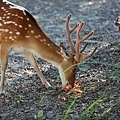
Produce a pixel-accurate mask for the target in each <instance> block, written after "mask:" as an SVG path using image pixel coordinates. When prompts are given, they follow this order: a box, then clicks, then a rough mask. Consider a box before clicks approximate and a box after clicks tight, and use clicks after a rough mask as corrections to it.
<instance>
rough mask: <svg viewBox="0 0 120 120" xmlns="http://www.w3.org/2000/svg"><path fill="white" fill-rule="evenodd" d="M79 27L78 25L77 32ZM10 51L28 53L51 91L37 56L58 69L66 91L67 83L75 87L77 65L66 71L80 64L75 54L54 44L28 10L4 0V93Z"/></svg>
mask: <svg viewBox="0 0 120 120" xmlns="http://www.w3.org/2000/svg"><path fill="white" fill-rule="evenodd" d="M78 27H80V26H78ZM76 28H77V26H76V27H75V28H74V29H76ZM89 36H91V35H89ZM10 50H15V51H18V52H22V53H23V54H25V56H26V58H27V59H28V61H29V62H30V63H31V65H32V66H33V67H34V69H35V70H36V71H37V73H38V75H39V77H40V79H41V81H42V83H43V84H44V85H45V86H46V87H47V88H48V87H49V86H50V84H49V83H48V82H47V81H46V80H45V78H44V76H43V74H42V72H41V71H40V70H39V69H38V65H37V63H36V60H35V58H34V56H33V55H36V56H38V57H40V58H42V59H44V60H46V61H48V62H50V63H52V64H53V65H55V66H56V67H57V68H58V70H59V73H60V77H61V80H62V87H63V88H64V87H65V86H66V84H67V83H70V85H71V86H73V85H74V80H75V69H76V66H74V67H72V68H71V69H68V70H67V71H66V72H65V73H64V71H65V70H66V69H67V68H69V67H70V66H72V65H74V64H76V63H77V62H78V61H77V60H76V59H75V55H74V54H68V55H67V54H66V52H65V51H64V50H63V49H62V47H59V46H57V45H56V44H55V43H53V42H52V41H51V40H50V39H49V37H47V35H46V34H45V33H44V32H43V31H42V29H41V28H40V27H39V25H38V24H37V22H36V20H35V19H34V17H33V16H32V15H31V14H30V13H29V12H28V11H27V10H26V9H25V8H23V7H21V6H17V5H15V4H12V3H10V2H8V1H7V0H0V62H1V82H0V92H2V91H3V89H4V79H5V70H6V67H7V59H8V54H9V51H10ZM94 52H95V51H93V52H92V54H93V53H94ZM92 54H91V55H92ZM91 55H89V56H91ZM89 56H87V57H89Z"/></svg>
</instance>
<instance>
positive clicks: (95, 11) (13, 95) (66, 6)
mask: <svg viewBox="0 0 120 120" xmlns="http://www.w3.org/2000/svg"><path fill="white" fill-rule="evenodd" d="M10 1H11V2H14V3H15V4H18V5H21V6H23V7H25V8H26V9H28V10H29V11H30V13H31V14H33V16H34V17H35V18H36V19H37V21H38V23H39V25H40V26H41V28H42V29H43V30H44V31H45V32H46V34H47V35H48V36H49V37H50V38H51V39H52V40H53V41H54V42H55V43H56V44H59V43H60V42H61V41H62V42H64V43H66V47H68V43H67V39H66V32H65V20H66V17H67V15H68V14H69V13H71V14H72V19H71V26H72V25H74V24H76V22H80V21H85V23H86V25H85V27H84V29H83V30H82V34H83V35H84V34H87V33H88V32H90V31H91V30H93V29H94V30H95V33H94V35H93V36H92V37H91V38H90V39H89V40H86V41H85V42H84V43H86V42H88V43H89V46H88V49H87V51H86V52H89V51H90V50H91V49H93V48H94V47H95V46H99V48H98V50H97V52H96V54H95V55H94V56H93V57H91V58H90V59H88V60H86V61H83V62H82V63H81V64H79V65H78V70H77V74H76V79H77V80H78V83H79V84H80V88H81V90H82V91H83V92H82V94H81V93H72V94H68V93H66V92H64V91H60V90H58V89H49V90H47V89H46V88H45V87H44V86H43V85H42V84H41V82H40V79H39V77H38V76H37V74H36V72H35V71H34V70H33V68H32V67H31V65H30V64H29V63H28V61H27V60H26V58H25V57H24V56H23V55H22V54H20V53H15V52H14V51H11V52H10V54H9V59H8V67H7V70H6V83H5V91H6V93H5V94H1V95H0V120H43V119H44V120H62V119H63V118H64V120H78V119H79V117H80V116H81V114H82V113H83V111H84V110H86V109H87V108H88V107H89V106H90V105H91V104H92V103H93V102H94V101H95V100H98V103H97V105H98V106H97V105H96V106H97V108H96V109H95V107H94V108H93V109H92V110H93V111H92V112H93V114H92V115H91V116H89V115H90V112H88V114H87V115H86V118H83V119H82V120H87V119H88V120H96V119H97V118H98V117H99V116H100V115H101V114H102V113H103V111H105V110H106V109H107V112H106V114H105V115H104V117H102V118H100V120H120V33H119V31H118V29H117V27H116V26H115V25H114V21H115V20H116V18H117V16H119V15H120V13H119V11H120V0H114V1H113V0H74V1H72V0H65V1H64V0H59V1H56V0H34V1H30V0H27V1H25V0H20V1H19V0H10ZM72 37H73V40H74V41H75V35H73V36H72ZM84 43H83V44H84ZM36 59H37V61H38V63H39V64H41V63H42V71H43V74H44V75H45V77H46V79H47V80H48V81H49V82H50V84H51V85H52V86H53V87H54V88H56V85H57V84H61V81H60V80H58V79H57V78H58V76H59V74H58V71H57V69H56V68H55V67H54V66H52V65H51V64H49V63H47V62H46V61H43V60H41V59H40V58H36ZM101 96H102V97H101ZM100 97H101V98H100ZM98 98H100V99H98ZM74 100H75V101H74ZM73 101H74V102H75V103H74V105H73V106H72V108H71V109H70V111H69V114H68V115H67V118H65V113H67V110H68V106H69V105H71V103H72V102H73ZM108 108H109V109H108ZM90 110H91V109H90ZM90 110H89V111H90ZM42 112H43V114H42ZM92 112H91V113H92Z"/></svg>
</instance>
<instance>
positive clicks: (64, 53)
mask: <svg viewBox="0 0 120 120" xmlns="http://www.w3.org/2000/svg"><path fill="white" fill-rule="evenodd" d="M60 49H61V50H60V52H61V55H62V57H64V58H66V59H69V58H70V56H69V54H68V53H67V52H66V51H65V50H64V49H63V48H62V47H60Z"/></svg>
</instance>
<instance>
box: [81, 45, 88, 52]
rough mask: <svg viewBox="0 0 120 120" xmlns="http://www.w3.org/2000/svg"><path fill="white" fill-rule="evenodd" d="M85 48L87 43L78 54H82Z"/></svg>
mask: <svg viewBox="0 0 120 120" xmlns="http://www.w3.org/2000/svg"><path fill="white" fill-rule="evenodd" d="M87 46H88V43H86V44H85V46H84V47H83V49H82V50H81V51H80V53H82V52H83V51H84V50H85V48H86V47H87Z"/></svg>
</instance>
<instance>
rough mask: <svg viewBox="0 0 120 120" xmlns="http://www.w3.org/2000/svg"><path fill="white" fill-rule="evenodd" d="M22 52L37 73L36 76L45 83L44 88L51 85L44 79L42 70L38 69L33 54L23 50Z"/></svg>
mask: <svg viewBox="0 0 120 120" xmlns="http://www.w3.org/2000/svg"><path fill="white" fill-rule="evenodd" d="M24 54H25V56H26V58H27V59H28V61H29V62H30V64H31V65H32V66H33V68H34V70H35V71H36V72H37V73H38V76H39V77H40V79H41V82H42V84H43V85H45V87H46V88H49V87H51V85H50V84H49V83H48V82H47V81H46V80H45V78H44V76H43V74H42V72H41V71H40V70H39V68H38V65H37V62H36V60H35V57H34V56H33V54H32V53H30V52H24ZM40 67H41V66H40Z"/></svg>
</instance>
